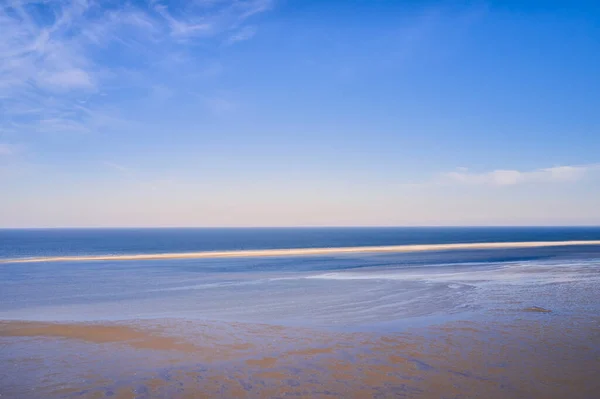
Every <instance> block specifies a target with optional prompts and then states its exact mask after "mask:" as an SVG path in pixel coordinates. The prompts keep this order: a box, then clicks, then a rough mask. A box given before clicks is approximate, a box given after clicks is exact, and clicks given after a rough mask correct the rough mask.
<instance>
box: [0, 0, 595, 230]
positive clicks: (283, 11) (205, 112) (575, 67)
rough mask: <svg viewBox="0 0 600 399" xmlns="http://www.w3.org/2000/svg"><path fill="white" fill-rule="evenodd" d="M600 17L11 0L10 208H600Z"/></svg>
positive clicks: (13, 216)
mask: <svg viewBox="0 0 600 399" xmlns="http://www.w3.org/2000/svg"><path fill="white" fill-rule="evenodd" d="M599 20H600V2H597V1H589V2H586V1H566V0H564V1H552V0H548V1H516V0H504V1H473V2H470V1H426V0H424V1H391V0H344V1H334V0H321V1H311V0H189V1H183V0H181V1H168V0H134V1H110V0H109V1H106V0H102V1H100V0H97V1H85V0H72V1H69V0H65V1H56V0H44V1H28V0H13V1H9V0H0V227H126V226H132V227H133V226H136V227H137V226H140V227H143V226H198V227H208V226H415V225H427V226H431V225H434V226H437V225H470V226H471V225H485V226H490V225H600V24H598V21H599Z"/></svg>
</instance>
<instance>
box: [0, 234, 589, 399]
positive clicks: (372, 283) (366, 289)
mask: <svg viewBox="0 0 600 399" xmlns="http://www.w3.org/2000/svg"><path fill="white" fill-rule="evenodd" d="M382 231H383V232H381V231H379V232H378V231H377V230H370V232H371V234H374V237H371V236H369V234H368V233H369V230H364V229H362V230H358V231H352V230H349V231H340V230H335V229H334V230H327V229H325V230H318V231H317V230H314V231H313V230H306V231H304V230H302V229H300V230H297V231H296V232H293V231H287V230H285V231H283V230H282V231H279V233H280V234H281V239H280V240H279V241H278V240H277V239H274V241H273V243H272V247H275V248H278V247H281V245H284V244H286V245H289V244H290V240H291V238H290V237H292V236H294V234H295V237H296V238H297V239H298V245H297V246H296V248H298V247H301V248H304V247H307V246H308V247H310V245H313V244H314V245H313V247H325V246H331V245H338V246H340V245H342V246H343V245H347V246H356V245H359V246H360V245H400V244H406V242H412V241H415V242H421V243H422V242H423V240H425V239H431V240H433V241H432V242H455V241H453V240H456V239H457V237H455V236H451V235H450V232H454V233H456V234H458V233H460V234H462V235H460V234H459V237H458V238H461V239H467V238H468V239H469V240H471V241H468V242H486V240H487V242H490V241H489V240H495V241H496V242H501V241H502V240H501V238H502V237H505V238H506V240H505V242H506V241H515V240H516V238H515V237H517V238H519V237H520V238H524V236H523V234H525V233H526V234H527V237H529V238H530V239H531V240H535V241H539V240H543V239H557V240H572V239H597V238H598V237H597V236H595V234H597V232H599V231H600V230H594V229H590V230H585V229H582V230H577V229H574V230H568V229H567V230H561V229H558V230H552V229H542V230H539V231H538V230H523V231H517V230H512V235H511V234H509V233H511V230H510V229H497V230H494V229H491V230H486V229H482V230H477V229H474V230H469V229H467V230H464V231H462V232H460V231H459V232H457V231H455V230H443V229H442V230H441V232H440V231H438V232H437V233H435V234H438V235H437V236H435V237H434V238H433V239H432V236H431V235H432V234H434V232H435V230H424V231H420V230H418V229H417V230H406V231H405V230H402V229H400V230H393V229H392V230H382ZM407 231H408V232H411V231H412V232H413V233H414V234H416V236H414V237H412V238H410V237H409V238H407V237H404V238H403V239H404V241H402V240H403V239H401V236H402V234H408V233H407ZM476 232H479V234H480V235H479V236H478V235H476V234H475V233H476ZM534 232H535V234H534ZM359 233H360V234H359ZM375 233H377V234H381V235H377V234H375ZM400 233H402V234H400ZM425 233H427V234H429V236H427V234H425ZM6 234H7V233H6V231H4V232H2V234H0V240H1V241H0V243H1V244H2V245H1V246H0V248H2V249H1V252H0V253H1V257H3V259H4V260H6V259H9V258H14V257H33V256H57V255H61V256H62V255H66V256H72V255H82V254H83V255H86V254H103V255H106V254H110V253H113V252H111V251H114V253H117V254H118V253H140V251H150V253H160V252H166V251H167V252H168V251H171V252H173V251H185V250H190V251H197V250H216V249H244V248H256V247H259V248H260V247H261V245H262V247H264V248H269V245H270V244H268V241H265V240H266V239H267V238H269V237H272V236H273V234H274V231H273V230H269V231H268V234H267V233H266V232H260V231H258V232H257V231H251V230H244V232H243V233H241V232H226V233H223V232H221V233H219V234H216V238H214V241H212V244H210V245H209V244H208V243H207V242H206V240H205V241H204V244H202V245H204V247H202V245H200V246H197V245H195V244H193V243H194V242H196V241H195V240H197V239H199V237H206V235H205V234H206V232H205V231H204V230H203V231H191V232H189V231H187V230H186V231H184V232H182V231H179V230H175V231H173V232H171V233H167V232H166V231H146V232H144V231H141V232H140V231H125V232H120V231H119V232H118V233H113V232H111V231H108V232H107V231H104V233H103V234H104V235H105V236H104V238H102V237H103V236H102V235H98V234H100V233H99V232H98V231H83V232H81V231H80V232H77V231H72V230H68V231H58V232H48V231H41V232H34V233H27V234H25V233H23V232H22V231H19V232H17V233H14V234H13V233H11V234H13V235H10V234H9V235H10V237H11V238H10V239H6V237H7V235H6ZM23 234H25V236H23ZM28 234H30V235H28ZM107 234H108V236H107ZM113 234H116V235H113ZM170 234H173V235H170ZM232 234H233V235H232ZM253 234H256V235H257V236H256V237H254V238H252V237H251V236H252V235H253ZM419 234H420V236H419ZM435 234H434V235H435ZM519 234H521V235H519ZM144 235H147V237H146V238H144ZM19 237H21V238H20V239H21V240H22V241H19V240H20V239H19ZM23 237H25V238H23ZM124 237H125V238H127V237H128V238H127V239H125V238H124ZM167 237H169V238H167ZM186 237H187V238H186ZM224 237H229V238H230V240H225V241H224ZM236 237H237V238H236ZM302 237H304V238H302ZM399 237H400V238H399ZM469 237H470V238H469ZM178 238H181V239H182V242H181V243H180V244H176V245H173V243H177V242H178V241H177V240H178ZM137 239H139V240H141V241H140V242H137ZM71 240H72V241H71ZM236 240H238V241H236ZM253 240H254V241H253ZM261 240H262V241H261ZM302 240H304V241H302ZM411 240H412V241H411ZM209 241H210V240H209ZM15 242H17V244H15ZM252 242H254V244H251V243H252ZM257 242H260V243H261V244H260V245H259V244H257ZM153 243H154V244H156V245H155V246H152V245H154V244H153ZM241 243H242V244H243V243H245V244H243V245H242V244H241ZM311 243H312V244H311ZM318 243H321V245H318ZM325 243H326V244H325ZM309 244H310V245H309ZM291 247H293V246H290V248H291ZM119 248H120V249H119ZM149 248H154V249H149ZM128 251H130V252H128ZM152 251H154V252H152ZM536 307H539V309H538V308H536ZM32 321H33V322H34V323H32ZM56 322H59V324H55V323H56ZM0 370H1V371H0V395H2V398H25V399H29V398H39V397H46V398H52V399H54V398H69V399H70V398H104V397H113V398H122V399H124V398H165V397H169V398H187V397H189V398H199V397H210V398H214V397H225V398H233V397H243V398H245V397H248V398H270V397H286V396H290V395H294V396H299V397H311V398H312V397H344V398H370V397H384V398H385V397H409V398H410V397H415V398H416V397H422V398H440V397H451V398H471V397H486V398H505V397H514V398H540V399H541V398H562V397H570V398H572V399H574V398H590V399H592V398H595V397H596V396H594V395H596V393H597V392H598V390H600V385H598V379H597V376H598V373H599V372H600V246H594V245H589V246H559V247H541V248H504V249H478V250H452V251H431V252H420V253H352V254H335V255H334V254H329V255H327V256H323V255H321V256H315V255H312V256H285V257H268V258H262V257H248V258H244V257H237V258H223V259H162V260H127V261H125V260H121V261H118V260H114V259H113V260H96V261H67V262H59V261H58V262H37V263H10V262H9V263H0Z"/></svg>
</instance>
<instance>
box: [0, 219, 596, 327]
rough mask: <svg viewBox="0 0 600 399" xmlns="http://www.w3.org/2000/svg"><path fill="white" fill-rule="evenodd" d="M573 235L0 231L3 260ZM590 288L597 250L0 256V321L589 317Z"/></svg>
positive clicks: (351, 322) (578, 232)
mask: <svg viewBox="0 0 600 399" xmlns="http://www.w3.org/2000/svg"><path fill="white" fill-rule="evenodd" d="M572 240H600V228H595V227H587V228H579V227H578V228H575V227H574V228H564V227H561V228H549V227H548V228H537V227H536V228H319V229H317V228H314V229H313V228H299V229H97V230H96V229H57V230H50V229H49V230H42V229H39V230H0V259H5V260H6V259H13V258H28V257H48V256H58V255H61V256H64V255H107V254H112V255H119V254H144V253H171V252H173V253H175V252H195V251H206V250H240V249H275V248H311V247H350V246H352V247H355V246H380V245H402V244H439V243H473V242H518V241H572ZM599 282H600V246H594V245H589V246H587V245H586V246H561V247H547V248H520V249H518V248H517V249H496V250H452V251H438V252H421V253H385V254H368V253H356V254H344V255H330V256H288V257H271V258H230V259H163V260H144V261H140V260H135V261H132V260H128V261H123V260H120V261H119V260H102V261H87V262H85V261H70V262H39V263H0V319H19V320H62V321H66V320H80V321H81V320H86V321H91V320H130V319H145V318H185V319H200V320H223V321H247V322H260V323H275V324H286V325H314V326H324V327H340V328H370V327H374V326H375V327H376V326H379V327H381V326H389V325H399V324H401V323H407V322H409V323H417V322H418V321H419V320H427V319H436V320H437V319H440V318H442V319H443V318H448V317H454V316H456V317H461V318H464V317H467V316H468V315H478V314H479V315H480V314H490V312H506V311H519V309H522V308H526V307H527V306H545V307H551V308H552V309H553V310H555V313H557V312H558V313H560V312H575V311H577V312H579V311H586V312H590V311H593V312H597V310H598V307H599V304H600V283H599ZM567 291H568V292H575V293H577V294H578V296H577V298H578V299H577V300H576V301H575V299H574V298H575V296H574V295H566V294H565V293H566V292H567ZM369 326H370V327H369Z"/></svg>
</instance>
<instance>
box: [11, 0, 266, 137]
mask: <svg viewBox="0 0 600 399" xmlns="http://www.w3.org/2000/svg"><path fill="white" fill-rule="evenodd" d="M272 4H273V2H272V1H271V0H211V1H191V2H186V1H181V2H178V1H174V2H168V3H166V2H165V3H162V2H160V1H158V0H146V1H142V2H96V1H88V0H14V1H7V2H0V38H1V39H0V112H1V113H2V114H3V116H4V117H3V118H2V120H0V131H8V130H9V129H12V130H15V129H16V130H20V131H21V132H23V131H27V130H30V131H32V132H37V131H40V130H42V131H47V130H51V129H55V130H56V131H62V130H67V131H72V130H74V129H77V130H79V131H89V130H90V129H91V128H92V127H93V126H91V125H90V124H89V123H88V122H89V121H90V118H91V116H93V115H94V114H95V113H96V110H95V107H96V106H97V104H105V103H106V95H107V93H110V92H111V90H113V91H114V90H124V89H126V88H127V89H129V92H130V93H133V92H134V90H132V89H135V88H138V89H140V90H138V91H137V92H138V93H144V92H148V91H151V90H153V88H156V87H165V88H167V89H170V88H169V87H168V86H169V85H168V83H169V82H168V81H167V82H160V81H156V76H157V75H158V76H161V77H163V79H165V80H168V79H169V77H171V76H174V75H175V76H177V77H181V74H183V73H185V72H186V71H189V73H190V74H191V73H197V71H198V68H199V67H200V68H201V67H202V64H203V63H204V64H206V63H208V62H209V60H204V59H199V57H202V53H201V52H199V51H197V48H198V46H197V45H198V44H199V41H211V40H212V41H213V42H214V43H215V44H216V45H218V43H223V42H228V43H234V42H238V41H241V40H248V39H250V38H251V37H252V36H253V34H254V32H255V29H256V28H254V27H253V26H247V25H246V23H247V19H248V18H250V17H251V16H254V15H256V14H259V13H261V12H264V11H266V10H268V9H269V8H270V7H271V6H272ZM115 54H117V56H115ZM182 60H183V63H184V65H182ZM167 61H168V62H167ZM210 62H212V63H213V64H214V60H210ZM165 64H167V65H171V66H172V67H170V68H167V70H166V71H165V70H164V68H165ZM175 64H177V65H176V67H175ZM215 65H218V64H215ZM153 68H154V69H156V68H163V69H162V70H160V72H161V74H158V73H156V70H153ZM132 71H135V73H136V74H137V76H139V79H135V80H131V79H130V77H131V76H132V74H133V72H132ZM162 92H163V94H164V93H166V91H165V90H163V91H162ZM103 96H104V97H103ZM140 96H143V95H142V94H140ZM82 103H86V104H88V105H87V107H86V110H83V109H81V108H79V107H78V105H80V104H82Z"/></svg>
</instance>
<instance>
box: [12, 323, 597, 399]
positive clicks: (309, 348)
mask: <svg viewBox="0 0 600 399" xmlns="http://www.w3.org/2000/svg"><path fill="white" fill-rule="evenodd" d="M528 316H530V315H524V316H523V317H520V318H519V320H517V321H512V322H510V323H506V322H498V321H497V322H455V323H448V324H443V325H439V326H436V327H432V328H428V329H414V330H410V331H406V332H403V333H401V334H372V333H332V332H327V331H318V330H309V329H302V328H298V329H292V328H283V327H276V326H269V325H252V324H240V323H237V324H222V323H181V322H176V321H162V322H153V323H133V324H123V323H120V324H48V323H24V322H3V323H0V342H2V343H3V345H4V350H3V351H2V353H1V354H0V358H1V359H2V362H3V364H4V365H5V366H6V367H5V368H4V372H3V373H4V375H3V376H2V395H3V396H2V397H9V398H39V397H46V398H105V397H113V398H120V399H125V398H165V397H168V398H277V397H288V396H294V397H306V398H332V397H344V398H372V397H383V398H388V397H389V398H391V397H405V398H443V397H452V398H472V397H486V398H507V397H511V398H540V399H541V398H564V397H569V398H593V397H594V395H595V394H596V393H597V392H598V389H600V382H599V381H598V379H597V372H598V361H599V360H600V351H599V344H600V330H599V329H598V323H599V322H600V319H598V318H593V319H590V318H577V317H574V318H561V319H560V320H559V319H558V318H552V317H548V316H547V315H544V316H543V317H541V318H540V317H538V316H539V315H534V317H528ZM25 345H26V347H25ZM40 362H43V363H44V365H45V367H44V368H43V369H40V367H39V363H40ZM32 370H36V371H37V372H36V373H35V378H34V375H32Z"/></svg>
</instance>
